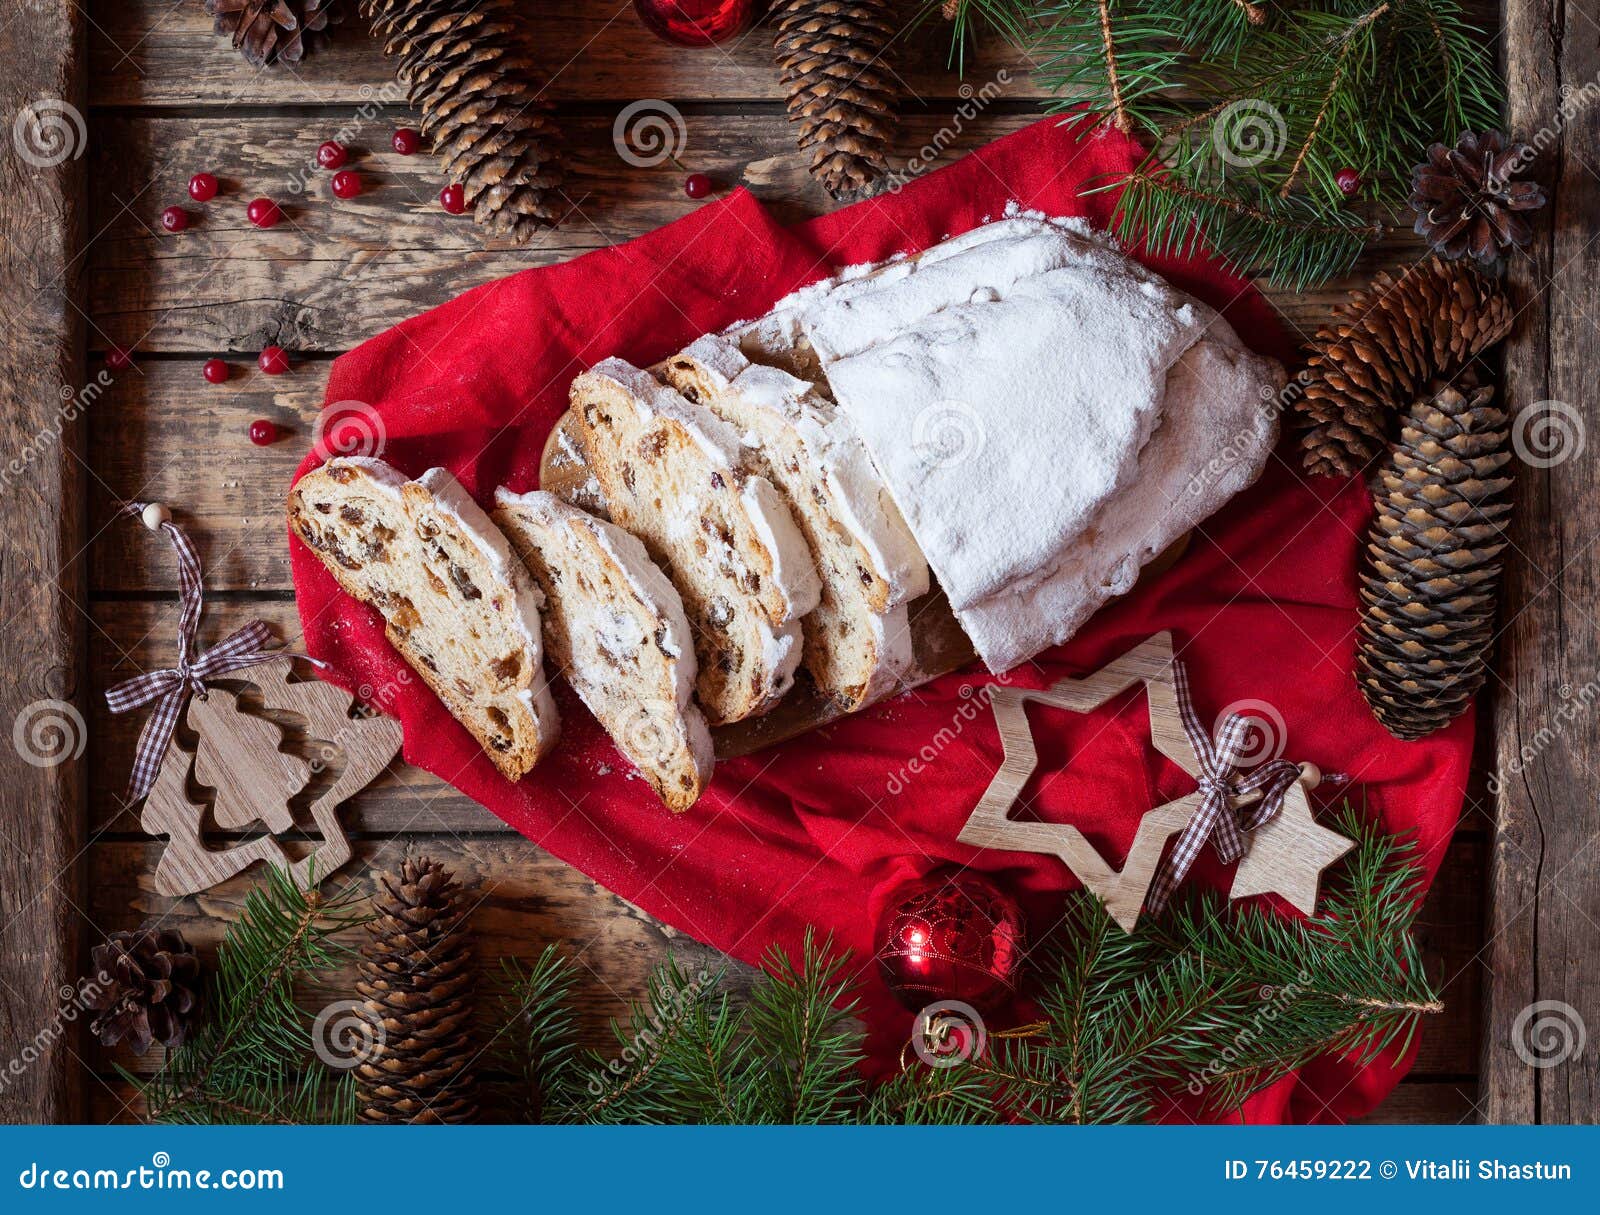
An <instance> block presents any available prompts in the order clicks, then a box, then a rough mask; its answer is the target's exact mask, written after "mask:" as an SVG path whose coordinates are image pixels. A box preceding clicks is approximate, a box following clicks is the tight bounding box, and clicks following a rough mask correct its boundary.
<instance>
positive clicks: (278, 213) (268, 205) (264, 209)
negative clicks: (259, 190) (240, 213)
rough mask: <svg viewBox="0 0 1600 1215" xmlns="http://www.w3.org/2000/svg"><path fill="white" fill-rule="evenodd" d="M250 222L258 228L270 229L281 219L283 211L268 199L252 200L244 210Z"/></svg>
mask: <svg viewBox="0 0 1600 1215" xmlns="http://www.w3.org/2000/svg"><path fill="white" fill-rule="evenodd" d="M245 214H246V215H248V216H249V217H250V222H251V223H253V224H254V225H255V226H256V227H258V228H271V227H274V226H275V225H276V224H277V222H278V221H279V220H280V219H282V218H283V209H282V208H281V207H279V206H278V204H277V203H275V202H273V201H272V200H271V199H270V198H254V199H251V200H250V206H249V207H248V208H247V209H246V210H245Z"/></svg>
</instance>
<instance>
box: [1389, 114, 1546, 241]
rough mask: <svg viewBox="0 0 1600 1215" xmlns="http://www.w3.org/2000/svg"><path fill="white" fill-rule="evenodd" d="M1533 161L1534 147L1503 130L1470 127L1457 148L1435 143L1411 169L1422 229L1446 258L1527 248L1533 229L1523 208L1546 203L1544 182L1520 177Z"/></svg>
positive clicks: (1418, 227) (1413, 199)
mask: <svg viewBox="0 0 1600 1215" xmlns="http://www.w3.org/2000/svg"><path fill="white" fill-rule="evenodd" d="M1533 160H1534V151H1533V149H1532V148H1530V147H1529V146H1528V145H1527V144H1525V143H1515V142H1508V141H1507V139H1506V137H1505V136H1504V135H1502V134H1501V133H1500V132H1499V131H1485V132H1484V133H1483V134H1482V135H1478V134H1474V133H1473V132H1472V131H1468V132H1467V133H1466V134H1465V135H1463V136H1462V137H1461V140H1460V142H1459V143H1457V144H1456V146H1455V147H1453V148H1447V147H1445V146H1444V144H1442V143H1436V144H1434V145H1433V146H1432V147H1430V148H1429V149H1428V159H1427V160H1426V161H1424V162H1423V163H1422V164H1420V165H1417V166H1416V168H1414V169H1412V170H1411V206H1412V207H1413V208H1414V209H1415V210H1416V212H1417V223H1416V230H1417V233H1418V234H1419V235H1420V236H1422V237H1424V238H1425V239H1426V240H1427V242H1428V244H1429V246H1430V247H1431V248H1433V249H1435V250H1437V251H1438V252H1439V253H1442V254H1444V256H1446V257H1460V256H1462V255H1463V254H1466V253H1470V254H1472V256H1473V257H1475V258H1477V259H1478V260H1479V261H1480V262H1483V263H1485V264H1488V263H1490V262H1494V261H1498V260H1499V258H1500V255H1501V253H1502V252H1504V251H1505V250H1507V249H1513V248H1516V249H1522V248H1526V247H1527V244H1528V242H1529V241H1530V240H1532V239H1533V228H1532V227H1531V226H1530V225H1529V223H1528V221H1527V220H1526V219H1524V218H1523V217H1522V216H1521V215H1520V214H1518V212H1521V211H1537V210H1538V209H1539V208H1540V207H1542V206H1544V204H1545V196H1544V191H1543V190H1542V189H1540V188H1539V185H1538V183H1536V182H1531V181H1518V180H1516V179H1517V178H1518V177H1520V176H1521V175H1522V174H1524V173H1526V172H1527V171H1528V170H1529V169H1530V168H1531V167H1532V166H1533Z"/></svg>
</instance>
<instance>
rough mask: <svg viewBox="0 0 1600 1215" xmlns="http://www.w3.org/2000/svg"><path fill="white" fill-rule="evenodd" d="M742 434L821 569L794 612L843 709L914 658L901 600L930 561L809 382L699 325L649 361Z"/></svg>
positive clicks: (887, 687) (822, 683)
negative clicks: (674, 349)
mask: <svg viewBox="0 0 1600 1215" xmlns="http://www.w3.org/2000/svg"><path fill="white" fill-rule="evenodd" d="M652 370H653V371H654V373H655V374H656V375H657V376H658V378H660V379H662V380H664V381H665V382H666V383H668V384H670V385H671V386H672V387H673V388H675V389H677V390H678V392H679V393H680V394H682V395H683V396H684V397H686V398H687V399H688V400H690V401H692V402H697V403H700V404H703V405H705V406H706V408H708V409H710V410H711V411H712V412H713V413H714V414H716V415H717V416H718V417H719V418H721V419H722V420H723V421H724V422H726V423H728V424H729V425H730V426H732V427H734V428H735V430H737V431H738V432H739V434H740V436H741V443H742V445H743V447H744V451H745V455H746V459H747V461H748V462H750V463H751V465H752V467H753V468H754V469H755V470H756V471H757V472H759V473H761V474H762V475H764V476H766V477H767V478H768V479H769V480H771V482H772V483H773V484H774V485H775V486H777V487H778V489H779V490H780V491H781V492H782V493H783V494H784V496H785V498H786V499H787V501H788V504H789V505H790V506H791V507H792V509H793V512H794V518H795V521H796V523H797V524H798V526H799V528H800V531H801V534H802V535H803V536H804V537H805V541H806V544H807V546H808V548H809V550H810V555H811V560H812V563H813V565H814V566H815V567H816V569H817V570H818V572H819V574H820V577H821V598H820V601H819V602H818V604H817V606H816V607H815V608H814V609H812V611H811V612H809V613H808V614H807V615H806V616H805V617H804V618H803V620H802V622H801V624H802V629H803V635H804V643H805V644H804V650H803V653H802V657H801V662H802V664H803V665H804V667H805V669H806V671H807V673H808V674H809V675H810V676H811V679H812V682H813V683H814V685H815V686H816V688H817V690H818V692H819V693H821V695H822V696H824V697H825V698H827V699H828V700H831V701H832V702H833V703H834V704H836V705H837V706H838V707H839V708H841V709H844V710H846V711H849V710H852V709H858V708H861V707H862V706H864V705H867V704H870V703H872V702H873V701H875V700H877V699H879V698H880V697H882V696H884V695H885V694H887V693H888V692H890V691H892V690H893V689H894V688H895V687H897V686H898V682H899V680H900V678H901V676H902V675H903V674H904V673H905V672H906V671H907V670H909V668H910V666H911V663H912V649H911V637H910V627H909V621H908V619H907V614H906V607H905V605H906V603H907V602H908V601H909V600H911V599H914V598H916V597H918V596H920V595H923V594H926V593H927V590H928V567H927V563H926V562H925V561H923V559H922V554H921V551H920V550H919V549H918V548H917V545H916V542H915V541H914V540H913V539H912V538H911V534H910V532H909V530H907V528H906V526H905V522H904V520H902V519H901V518H900V512H899V509H898V508H897V507H896V506H895V505H894V501H893V499H892V498H890V497H889V495H888V493H887V491H886V490H885V489H884V486H883V483H882V481H880V480H879V478H878V476H877V473H876V471H875V470H874V469H873V468H872V466H871V461H870V458H869V457H868V456H867V452H866V448H865V447H863V446H862V445H861V443H860V441H859V440H858V439H857V438H856V437H855V435H854V434H853V433H851V432H850V431H849V428H848V426H847V424H846V423H844V422H843V420H842V419H840V418H838V417H837V416H836V413H835V411H834V409H833V407H832V406H831V405H830V404H829V403H828V402H826V401H824V400H822V399H821V398H820V397H818V396H817V395H816V394H815V393H814V392H813V391H812V387H811V385H810V384H809V383H808V382H806V381H804V380H801V379H798V378H797V377H795V376H793V375H790V374H789V373H787V372H785V371H783V370H781V369H779V368H776V367H765V366H761V365H758V364H752V363H750V362H749V360H747V359H746V358H745V357H744V356H743V355H742V354H740V353H739V350H738V348H737V347H736V346H734V345H733V344H732V343H731V342H729V341H728V340H727V339H725V338H721V337H717V336H707V337H703V338H701V339H700V340H698V341H696V342H695V343H693V344H692V345H690V346H689V347H688V348H687V349H685V350H683V351H681V352H680V353H678V354H676V355H674V356H672V357H671V358H669V359H666V360H664V361H663V362H662V363H660V364H658V365H657V366H656V367H655V368H653V369H652Z"/></svg>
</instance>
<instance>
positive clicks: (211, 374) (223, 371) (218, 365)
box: [200, 359, 228, 384]
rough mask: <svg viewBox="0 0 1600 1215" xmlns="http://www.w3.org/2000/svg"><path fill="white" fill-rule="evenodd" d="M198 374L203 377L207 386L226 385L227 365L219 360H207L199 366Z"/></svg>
mask: <svg viewBox="0 0 1600 1215" xmlns="http://www.w3.org/2000/svg"><path fill="white" fill-rule="evenodd" d="M200 374H201V375H203V376H205V378H206V383H207V384H226V383H227V382H228V365H227V364H226V363H224V362H223V361H222V360H221V359H207V360H206V361H205V362H204V363H203V364H201V366H200Z"/></svg>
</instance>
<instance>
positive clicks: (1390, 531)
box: [1356, 388, 1511, 739]
mask: <svg viewBox="0 0 1600 1215" xmlns="http://www.w3.org/2000/svg"><path fill="white" fill-rule="evenodd" d="M1493 397H1494V390H1493V389H1492V388H1479V389H1477V390H1475V391H1472V392H1471V393H1470V394H1469V395H1463V394H1462V393H1460V392H1457V391H1456V390H1455V389H1453V388H1442V389H1440V390H1439V391H1438V392H1437V393H1435V394H1432V395H1429V396H1425V397H1423V398H1421V399H1420V400H1418V401H1417V402H1416V403H1415V404H1413V405H1412V407H1411V410H1410V412H1409V414H1408V417H1407V420H1406V424H1405V426H1404V428H1403V429H1402V431H1401V433H1400V441H1399V442H1398V443H1396V444H1395V445H1394V446H1393V447H1392V448H1391V449H1390V452H1389V458H1388V460H1387V461H1386V462H1385V463H1384V465H1383V467H1382V469H1381V470H1380V472H1379V475H1378V486H1377V492H1376V495H1375V499H1376V503H1375V504H1376V507H1377V513H1376V515H1375V516H1374V518H1373V523H1372V528H1371V530H1370V532H1369V533H1368V537H1367V539H1368V544H1367V552H1368V554H1369V557H1370V561H1369V562H1368V566H1367V569H1366V570H1365V571H1364V572H1363V573H1362V577H1361V581H1362V588H1361V603H1362V617H1361V623H1360V625H1359V628H1358V630H1357V637H1358V643H1357V653H1356V668H1357V669H1356V678H1357V681H1358V682H1359V683H1360V685H1361V692H1362V694H1363V695H1364V696H1365V697H1366V698H1367V703H1368V704H1369V705H1371V706H1372V712H1373V714H1374V715H1375V716H1376V717H1377V719H1378V720H1379V721H1380V722H1382V723H1383V726H1384V728H1385V729H1387V730H1388V731H1389V733H1391V734H1393V735H1394V736H1395V737H1396V738H1405V739H1412V738H1421V737H1423V735H1425V734H1431V733H1432V732H1433V731H1435V730H1437V729H1439V728H1440V727H1441V726H1443V725H1445V724H1447V723H1448V722H1450V721H1452V720H1454V719H1455V718H1456V717H1457V716H1458V715H1459V714H1460V713H1461V712H1462V711H1463V710H1464V709H1465V708H1466V707H1467V703H1468V702H1469V701H1470V700H1471V699H1472V696H1473V694H1474V693H1475V692H1476V691H1477V690H1478V689H1479V688H1480V687H1481V686H1482V685H1483V681H1484V677H1485V674H1486V673H1487V670H1488V657H1489V649H1490V647H1491V645H1492V644H1493V641H1494V614H1495V600H1496V598H1497V597H1498V590H1499V577H1500V561H1499V555H1500V550H1501V549H1503V548H1504V547H1505V540H1504V538H1503V535H1502V533H1503V532H1504V529H1505V524H1506V516H1507V514H1508V513H1509V512H1510V510H1511V503H1510V501H1509V499H1508V497H1507V490H1508V489H1509V488H1510V486H1511V478H1510V477H1508V476H1503V475H1501V472H1502V470H1503V468H1504V466H1505V464H1506V462H1507V461H1508V460H1510V458H1511V451H1510V448H1509V446H1508V444H1507V433H1508V432H1507V425H1506V415H1505V411H1504V410H1502V409H1500V408H1498V407H1497V406H1495V405H1494V404H1493Z"/></svg>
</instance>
